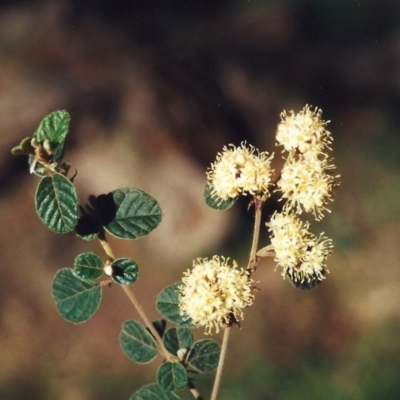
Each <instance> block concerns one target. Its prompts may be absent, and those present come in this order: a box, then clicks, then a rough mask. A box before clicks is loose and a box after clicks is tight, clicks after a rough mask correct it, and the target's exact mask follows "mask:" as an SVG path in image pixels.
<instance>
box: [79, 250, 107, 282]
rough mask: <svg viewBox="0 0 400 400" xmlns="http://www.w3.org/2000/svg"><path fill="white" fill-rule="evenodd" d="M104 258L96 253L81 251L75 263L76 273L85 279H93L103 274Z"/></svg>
mask: <svg viewBox="0 0 400 400" xmlns="http://www.w3.org/2000/svg"><path fill="white" fill-rule="evenodd" d="M103 267H104V263H103V260H102V259H101V258H100V257H99V256H98V255H97V254H95V253H81V254H79V255H78V257H76V259H75V263H74V274H75V276H77V277H78V278H79V279H83V280H84V281H93V280H95V279H97V278H100V276H101V275H102V274H103Z"/></svg>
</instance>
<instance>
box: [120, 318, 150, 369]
mask: <svg viewBox="0 0 400 400" xmlns="http://www.w3.org/2000/svg"><path fill="white" fill-rule="evenodd" d="M119 342H120V345H121V348H122V350H123V352H124V353H125V355H126V356H127V357H128V358H129V359H131V360H133V361H135V362H137V363H139V364H147V363H149V362H150V361H152V360H154V358H156V356H157V354H158V347H157V342H156V341H155V339H154V338H153V336H151V334H150V333H149V332H148V331H147V330H146V328H145V327H144V326H143V325H142V324H140V323H139V322H137V321H133V320H127V321H125V322H124V323H123V324H122V331H121V333H120V335H119Z"/></svg>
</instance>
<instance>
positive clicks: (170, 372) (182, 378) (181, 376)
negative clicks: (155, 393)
mask: <svg viewBox="0 0 400 400" xmlns="http://www.w3.org/2000/svg"><path fill="white" fill-rule="evenodd" d="M157 382H158V384H159V385H160V386H161V388H162V389H164V390H165V391H167V392H172V391H173V390H182V389H184V388H185V387H186V385H187V383H188V376H187V372H186V369H185V367H184V366H183V365H182V364H180V363H177V362H175V363H173V362H166V363H164V364H162V365H160V367H159V368H158V371H157Z"/></svg>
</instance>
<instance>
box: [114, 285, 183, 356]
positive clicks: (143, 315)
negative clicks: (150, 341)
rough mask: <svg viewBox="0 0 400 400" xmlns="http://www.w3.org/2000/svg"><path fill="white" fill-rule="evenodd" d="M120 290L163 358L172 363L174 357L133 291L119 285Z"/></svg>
mask: <svg viewBox="0 0 400 400" xmlns="http://www.w3.org/2000/svg"><path fill="white" fill-rule="evenodd" d="M121 288H122V290H123V291H124V292H125V294H126V295H127V296H128V298H129V300H130V301H131V303H132V304H133V306H134V307H135V308H136V310H137V312H138V313H139V315H140V317H141V318H142V320H143V322H144V323H145V325H146V327H147V328H148V329H149V331H150V332H151V334H152V335H153V336H154V339H155V340H156V341H157V343H158V345H159V346H160V349H161V351H162V353H163V354H164V356H165V358H166V359H167V360H168V361H171V362H174V361H176V357H174V356H172V355H171V354H170V353H169V352H168V350H167V349H166V348H165V346H164V343H163V341H162V339H161V337H160V335H159V334H158V332H157V330H156V329H155V328H154V325H153V324H152V323H151V321H150V319H149V318H148V317H147V314H146V312H145V311H144V309H143V307H142V305H141V304H140V301H139V300H138V298H137V297H136V295H135V294H134V293H133V290H132V289H131V288H130V287H129V286H126V285H121Z"/></svg>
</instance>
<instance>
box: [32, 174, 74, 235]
mask: <svg viewBox="0 0 400 400" xmlns="http://www.w3.org/2000/svg"><path fill="white" fill-rule="evenodd" d="M35 205H36V212H37V214H38V215H39V218H40V219H41V220H42V222H43V223H44V224H45V225H46V226H47V227H48V228H49V229H51V230H52V231H54V232H57V233H67V232H70V231H72V230H73V229H74V228H75V226H76V224H77V222H78V212H79V202H78V196H77V194H76V191H75V187H74V185H73V184H72V182H71V181H70V180H69V179H68V178H66V177H65V176H64V175H61V174H54V175H53V176H46V177H45V178H43V179H42V180H41V181H40V183H39V186H38V188H37V190H36V197H35Z"/></svg>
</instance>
